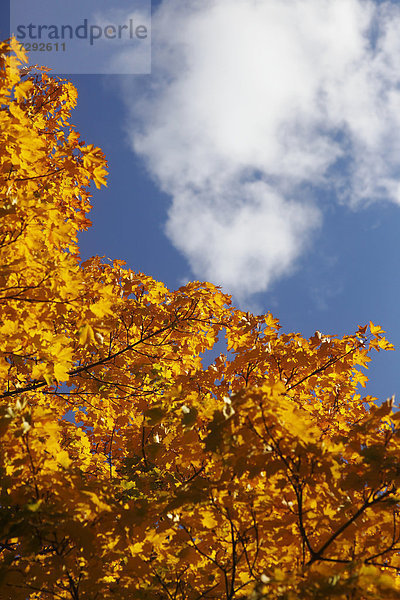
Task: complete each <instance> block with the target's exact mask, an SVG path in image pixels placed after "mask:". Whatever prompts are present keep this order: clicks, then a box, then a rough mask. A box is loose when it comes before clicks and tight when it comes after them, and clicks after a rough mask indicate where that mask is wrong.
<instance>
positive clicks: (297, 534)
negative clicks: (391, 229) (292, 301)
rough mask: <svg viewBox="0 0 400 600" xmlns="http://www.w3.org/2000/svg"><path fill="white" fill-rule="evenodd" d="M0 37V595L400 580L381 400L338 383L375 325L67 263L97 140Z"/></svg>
mask: <svg viewBox="0 0 400 600" xmlns="http://www.w3.org/2000/svg"><path fill="white" fill-rule="evenodd" d="M0 54H1V88H0V94H1V110H0V120H1V131H2V135H1V142H0V176H1V184H0V185H1V190H2V192H1V206H0V282H1V292H0V311H1V312H0V333H1V341H0V344H1V347H0V380H1V389H0V397H1V402H0V436H1V441H0V470H1V492H0V554H1V563H0V597H1V598H4V599H11V598H12V599H13V600H26V599H27V598H29V599H32V600H34V599H38V600H39V599H40V600H49V599H53V598H54V599H65V600H89V599H90V600H96V599H103V598H104V599H111V598H116V599H118V598H119V599H121V600H122V599H124V600H125V599H126V600H129V599H132V600H136V599H149V600H150V599H156V600H157V599H158V600H172V599H176V600H200V599H202V598H204V599H219V600H222V599H226V600H239V599H244V598H248V599H251V600H266V599H268V600H269V599H271V600H274V599H276V600H278V599H280V600H284V599H287V600H290V599H297V598H305V599H310V600H311V599H315V600H316V599H319V598H321V599H322V598H343V599H353V600H355V599H359V600H364V599H365V600H366V599H380V598H382V597H385V598H399V597H400V580H399V577H398V573H399V571H400V523H399V510H400V491H399V488H400V426H399V421H400V412H399V411H397V410H395V409H394V405H393V399H391V400H388V401H386V402H384V403H383V404H381V405H379V403H378V402H377V400H376V399H375V398H372V397H370V396H366V397H362V396H361V394H360V393H359V386H360V385H361V386H362V387H365V384H366V380H367V377H366V375H365V374H364V373H363V372H362V370H361V369H362V368H365V367H367V363H368V361H369V360H370V358H369V353H370V352H371V350H378V351H379V350H381V349H383V350H389V349H392V346H391V344H390V343H389V342H388V341H387V340H386V339H385V337H384V331H383V330H382V329H381V328H380V327H379V326H377V325H374V324H373V323H370V324H369V328H367V327H359V328H358V330H357V331H356V333H355V334H354V335H347V336H344V337H341V338H340V337H336V336H333V335H322V334H320V333H319V332H316V333H315V335H313V336H312V337H311V338H309V339H305V338H303V337H302V336H301V335H300V334H298V333H291V334H285V333H280V326H279V323H278V321H277V320H276V319H275V318H273V317H272V315H271V314H269V313H268V314H267V315H261V316H255V315H252V314H250V313H246V312H243V311H240V310H238V309H237V308H235V307H233V306H232V304H231V299H230V297H229V296H228V295H226V294H223V293H222V292H221V290H220V289H219V288H218V287H216V286H214V285H212V284H210V283H199V282H192V283H189V284H187V285H185V286H183V287H181V288H180V289H178V290H177V291H174V292H171V291H169V290H168V289H167V288H166V287H165V286H164V285H163V284H162V283H160V282H158V281H155V280H154V279H152V278H151V277H149V276H146V275H144V274H142V273H135V272H133V271H132V270H130V269H127V268H125V267H124V263H123V262H122V261H114V262H112V263H109V262H107V261H103V260H102V259H101V258H99V257H94V258H91V259H90V260H87V261H85V262H81V260H80V257H79V247H78V242H77V234H78V232H80V231H83V230H85V229H86V228H87V227H88V226H89V224H90V222H89V220H88V218H87V214H88V212H89V210H90V194H89V186H90V183H91V182H93V183H94V184H95V185H96V186H97V187H100V185H102V184H105V175H106V172H107V170H106V163H105V158H104V156H103V154H102V152H101V151H100V150H99V149H98V148H95V147H93V146H92V145H86V144H85V143H84V142H82V141H81V140H80V137H79V134H78V133H77V132H76V130H75V129H74V127H73V125H71V124H70V121H69V119H70V112H71V109H72V108H73V107H74V105H75V103H76V91H75V89H74V87H73V86H72V85H71V83H69V82H68V81H65V80H61V79H57V78H54V77H50V76H49V75H48V73H47V72H46V70H45V69H42V70H38V69H31V68H28V67H24V66H23V64H24V62H26V57H25V54H24V52H23V51H22V50H21V48H20V47H19V46H18V44H17V43H16V42H15V41H14V40H11V41H8V42H4V43H2V44H1V49H0ZM218 339H221V340H222V339H225V340H226V344H227V353H226V355H223V354H220V355H219V356H217V357H216V358H215V360H213V361H212V362H211V364H208V365H205V364H203V363H204V360H203V358H202V357H203V355H204V353H205V352H207V351H208V350H211V349H212V348H214V346H215V344H216V343H217V341H218ZM71 415H73V417H74V418H72V417H71Z"/></svg>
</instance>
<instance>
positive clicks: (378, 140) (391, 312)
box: [1, 0, 400, 400]
mask: <svg viewBox="0 0 400 600" xmlns="http://www.w3.org/2000/svg"><path fill="white" fill-rule="evenodd" d="M113 6H114V3H113ZM115 6H116V7H118V10H126V11H127V14H129V0H124V1H119V2H118V1H117V2H116V3H115ZM1 10H2V13H1V23H2V32H3V35H2V37H3V38H5V37H7V36H8V24H9V20H8V14H7V12H6V7H4V6H3V8H2V9H1ZM152 12H153V16H152V72H151V74H150V75H125V76H117V75H107V76H102V75H71V76H70V77H68V78H69V79H70V80H71V81H72V82H73V83H74V85H75V86H76V87H77V90H78V106H77V108H76V109H75V111H74V112H73V117H72V122H73V123H74V124H75V125H76V127H77V129H78V131H79V132H80V133H81V136H82V139H84V140H85V141H86V142H87V143H93V144H95V145H97V146H100V147H101V148H102V149H103V151H104V152H105V154H106V157H107V159H108V164H109V170H110V175H109V179H108V187H107V188H106V189H102V190H100V191H97V190H95V191H94V195H93V205H94V207H93V211H92V213H91V219H92V222H93V226H92V228H91V229H90V230H89V231H88V232H86V233H84V234H83V235H81V239H80V241H81V249H82V257H83V258H86V257H88V256H91V255H95V254H99V255H101V256H103V255H104V256H106V257H108V258H122V259H124V260H125V261H126V262H127V265H128V266H129V267H130V268H132V269H134V270H137V271H141V272H144V273H146V274H149V275H152V276H153V277H155V278H156V279H159V280H162V281H164V282H165V283H166V284H167V285H168V286H169V287H170V288H172V289H175V288H177V287H179V286H180V285H182V284H183V283H185V282H186V281H188V280H192V279H199V280H209V281H212V282H214V283H216V284H219V285H221V286H222V287H223V289H224V291H226V292H229V293H232V294H233V300H234V303H235V304H236V305H237V306H239V307H240V308H242V309H244V310H252V311H254V312H257V313H262V312H267V311H271V312H272V313H273V315H274V316H275V317H277V318H279V319H280V322H281V325H282V327H283V331H286V332H289V331H296V332H300V333H302V334H303V335H304V336H306V337H308V336H310V335H312V334H313V333H314V332H315V331H316V330H319V331H321V332H322V333H325V334H337V335H344V334H347V333H349V334H351V333H353V332H354V331H355V330H356V329H357V327H358V325H364V324H366V323H368V322H369V320H372V321H373V322H374V323H376V324H380V325H381V326H382V327H383V329H384V330H386V331H387V332H388V338H389V340H390V341H391V342H392V343H394V345H395V346H396V348H400V319H399V292H400V283H399V258H400V251H399V232H400V3H398V2H373V1H370V2H369V1H366V0H335V2H332V1H331V0H286V1H285V0H265V1H261V2H260V1H259V0H202V1H201V2H197V1H196V0H191V1H190V2H189V1H186V0H163V1H162V2H154V0H153V2H152ZM124 52H125V57H126V60H129V53H126V48H125V49H124ZM43 54H44V55H43V61H42V62H43V64H45V53H43ZM132 60H133V59H132ZM372 357H373V361H372V363H370V365H371V366H370V369H369V372H368V376H369V378H370V381H369V383H368V384H367V388H366V390H365V391H361V392H362V393H363V394H366V393H368V394H371V395H376V396H378V397H379V398H380V399H381V400H384V399H386V397H388V396H391V395H392V394H393V393H397V400H399V399H400V369H399V352H398V351H396V352H385V353H383V352H381V353H379V354H377V353H374V354H373V355H372Z"/></svg>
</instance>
